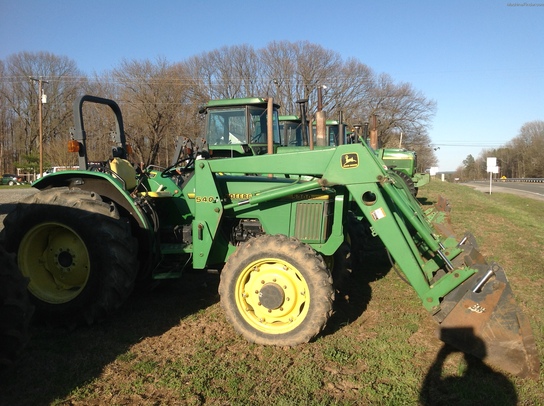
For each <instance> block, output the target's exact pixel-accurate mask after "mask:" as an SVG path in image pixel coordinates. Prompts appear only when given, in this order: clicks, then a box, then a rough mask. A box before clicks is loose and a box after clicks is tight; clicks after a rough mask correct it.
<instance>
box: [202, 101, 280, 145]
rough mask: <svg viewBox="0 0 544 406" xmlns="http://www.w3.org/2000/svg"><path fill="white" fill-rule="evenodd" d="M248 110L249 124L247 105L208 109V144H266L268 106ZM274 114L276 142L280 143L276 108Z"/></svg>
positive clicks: (274, 137)
mask: <svg viewBox="0 0 544 406" xmlns="http://www.w3.org/2000/svg"><path fill="white" fill-rule="evenodd" d="M247 111H248V113H249V126H248V122H247V116H246V108H245V107H235V108H228V109H220V110H210V111H208V126H207V129H206V140H207V141H208V144H209V145H227V144H266V143H267V141H266V140H267V114H266V108H258V107H249V108H248V109H247ZM273 115H274V116H273V118H272V123H273V124H272V125H273V134H274V136H273V139H274V143H275V144H279V143H280V132H279V127H278V113H277V111H276V110H274V112H273ZM248 133H249V139H248Z"/></svg>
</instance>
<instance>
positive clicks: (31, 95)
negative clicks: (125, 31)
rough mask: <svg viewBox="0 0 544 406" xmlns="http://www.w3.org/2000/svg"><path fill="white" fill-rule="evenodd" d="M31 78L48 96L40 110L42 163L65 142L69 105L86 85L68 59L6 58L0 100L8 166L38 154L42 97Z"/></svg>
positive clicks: (27, 54) (25, 55) (49, 56)
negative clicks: (9, 151)
mask: <svg viewBox="0 0 544 406" xmlns="http://www.w3.org/2000/svg"><path fill="white" fill-rule="evenodd" d="M30 78H36V79H38V80H39V79H41V80H43V82H42V83H43V91H44V94H46V96H47V103H46V104H44V105H43V109H42V126H43V147H44V149H43V151H44V160H48V161H50V162H52V160H53V159H54V158H55V157H54V156H52V155H51V153H52V152H53V151H56V149H57V148H58V146H57V141H58V140H60V139H62V140H65V141H67V140H68V127H69V125H70V123H71V118H72V102H73V100H74V98H75V96H76V94H77V92H78V89H80V88H81V87H82V85H83V84H84V83H85V78H84V77H83V76H82V74H81V72H80V71H79V70H78V69H77V66H76V64H75V62H74V61H72V60H70V59H68V58H67V57H60V56H56V55H53V54H50V53H47V52H38V53H30V52H21V53H18V54H14V55H11V56H9V57H8V58H7V60H6V61H5V63H4V67H3V73H2V86H0V98H1V101H2V102H1V104H2V106H3V112H4V114H5V115H6V119H7V120H8V121H7V124H4V125H5V126H7V127H6V129H5V131H7V132H8V133H9V134H11V144H10V148H12V149H13V151H14V154H13V156H11V157H10V161H11V165H13V164H14V163H15V162H16V161H18V160H20V159H22V157H23V156H32V155H33V154H36V153H37V151H38V150H39V117H38V104H39V100H40V97H41V95H39V94H38V86H37V84H36V83H35V81H33V80H31V79H30ZM46 82H47V83H46ZM54 163H56V162H54Z"/></svg>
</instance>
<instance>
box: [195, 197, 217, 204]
mask: <svg viewBox="0 0 544 406" xmlns="http://www.w3.org/2000/svg"><path fill="white" fill-rule="evenodd" d="M195 202H197V203H215V197H213V196H196V197H195Z"/></svg>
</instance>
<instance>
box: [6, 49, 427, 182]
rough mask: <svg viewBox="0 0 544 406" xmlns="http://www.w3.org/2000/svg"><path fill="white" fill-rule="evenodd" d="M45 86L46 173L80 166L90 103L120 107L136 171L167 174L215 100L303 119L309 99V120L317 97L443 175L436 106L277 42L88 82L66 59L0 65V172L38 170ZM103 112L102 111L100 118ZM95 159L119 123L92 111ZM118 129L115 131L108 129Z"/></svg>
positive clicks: (360, 67) (143, 64)
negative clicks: (180, 140)
mask: <svg viewBox="0 0 544 406" xmlns="http://www.w3.org/2000/svg"><path fill="white" fill-rule="evenodd" d="M30 78H35V79H36V78H39V79H41V80H42V84H43V92H44V94H46V95H47V103H46V104H43V105H42V107H43V108H42V120H41V121H42V128H43V154H44V162H45V164H44V167H47V166H53V165H57V166H61V165H66V166H70V165H74V164H77V162H76V157H75V156H74V155H75V154H70V153H68V152H67V148H66V144H67V141H68V140H69V137H70V135H69V128H70V127H71V126H72V125H73V121H72V120H73V115H72V104H73V102H74V100H75V99H76V97H77V96H79V95H82V94H92V95H95V96H101V97H106V98H110V99H113V100H115V101H116V102H117V103H118V104H119V106H120V108H121V111H122V112H123V117H124V122H125V133H126V137H127V140H128V142H129V143H130V144H131V145H132V147H133V149H134V155H133V156H132V157H131V159H132V160H133V161H138V162H144V163H147V164H156V165H165V164H167V163H169V162H170V160H171V154H172V153H173V151H174V147H175V140H176V138H177V136H179V135H182V136H186V137H189V138H192V139H195V138H196V137H198V136H200V135H201V134H202V133H203V119H202V117H201V116H200V115H199V113H198V111H199V108H200V107H201V106H202V105H204V104H205V103H206V102H208V101H209V100H212V99H223V98H235V97H272V98H273V99H274V101H275V102H276V103H278V104H279V105H280V106H281V108H280V114H285V115H291V114H298V113H299V112H298V111H297V108H298V107H297V105H296V103H295V102H296V101H297V100H299V99H308V101H309V113H310V116H312V115H313V114H315V112H316V110H317V88H318V87H321V89H322V107H323V110H324V111H325V112H326V116H327V118H328V119H337V118H338V117H339V114H340V112H342V115H343V117H344V121H345V122H346V123H347V124H348V125H350V126H353V125H355V124H364V123H365V122H368V121H369V120H370V117H372V116H373V115H376V116H377V118H378V133H379V137H380V141H381V144H382V145H383V146H384V147H398V146H399V144H400V138H401V137H402V147H404V148H407V149H411V150H415V151H416V152H417V153H418V159H419V168H418V169H419V170H420V171H424V170H425V169H427V168H429V167H430V166H434V165H436V157H435V155H434V152H433V149H432V147H431V140H430V137H429V128H430V124H431V120H432V118H433V117H434V114H435V112H436V103H435V102H434V101H433V100H429V99H427V98H426V97H425V95H423V94H422V93H421V92H420V91H418V90H416V89H414V87H413V86H412V85H411V84H410V83H399V82H396V81H395V80H394V79H393V78H392V77H391V76H390V75H388V74H386V73H380V74H377V73H375V72H374V71H373V70H372V69H371V68H370V67H369V66H367V65H365V64H364V63H362V62H360V61H359V60H357V59H354V58H351V59H348V60H343V59H342V58H341V57H340V55H339V54H338V53H337V52H335V51H332V50H328V49H325V48H323V47H322V46H320V45H316V44H312V43H310V42H307V41H300V42H288V41H279V42H271V43H269V44H268V45H267V46H265V47H264V48H261V49H255V48H253V47H252V46H249V45H234V46H225V47H222V48H219V49H215V50H212V51H209V52H203V53H201V54H199V55H194V56H192V57H190V58H188V59H186V60H183V61H178V62H170V61H167V60H166V59H164V58H158V59H156V60H123V61H122V62H121V63H120V64H119V66H118V67H116V68H114V69H112V70H110V71H106V72H103V73H101V74H99V75H98V74H95V75H94V76H92V75H91V76H90V75H86V74H84V73H83V72H82V71H81V70H80V69H79V68H78V67H77V64H76V63H75V62H74V61H73V60H71V59H70V58H68V57H66V56H59V55H54V54H51V53H48V52H37V53H30V52H20V53H17V54H13V55H10V56H9V57H7V58H6V59H5V60H0V100H1V102H0V166H1V169H2V171H3V172H12V171H13V170H14V169H15V168H16V167H23V168H33V170H35V169H36V167H37V163H38V159H39V158H38V151H39V116H38V104H39V102H40V98H41V96H42V95H39V94H38V86H37V83H36V80H31V79H30ZM102 108H104V109H105V110H102ZM84 111H85V115H86V121H85V123H86V133H87V137H88V139H89V147H88V149H89V150H88V153H89V157H90V159H93V158H92V157H93V154H94V155H95V156H97V157H99V156H100V157H104V156H108V155H109V150H110V145H111V143H110V135H109V130H111V129H113V117H111V114H109V111H107V107H106V106H92V107H88V108H85V110H84ZM110 120H111V121H110Z"/></svg>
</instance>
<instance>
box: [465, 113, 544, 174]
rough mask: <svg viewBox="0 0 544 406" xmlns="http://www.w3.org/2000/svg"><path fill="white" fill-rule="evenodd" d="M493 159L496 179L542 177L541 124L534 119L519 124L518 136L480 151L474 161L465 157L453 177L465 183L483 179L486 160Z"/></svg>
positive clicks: (543, 139) (543, 137) (543, 130)
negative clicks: (495, 160)
mask: <svg viewBox="0 0 544 406" xmlns="http://www.w3.org/2000/svg"><path fill="white" fill-rule="evenodd" d="M489 157H495V158H497V166H498V167H499V173H497V174H496V175H494V176H496V177H498V178H501V177H503V176H504V177H507V178H544V121H542V120H535V121H530V122H528V123H525V124H523V125H522V127H521V128H520V130H519V134H518V135H517V136H515V137H514V138H513V139H512V140H511V141H509V142H508V143H506V144H505V145H504V146H502V147H500V148H492V149H484V150H482V152H481V153H480V154H479V156H478V157H477V158H474V157H473V156H472V155H468V156H467V157H466V158H465V159H464V160H463V165H462V166H460V167H459V168H458V169H457V171H456V172H457V173H456V176H458V177H461V178H463V179H465V180H473V179H485V178H488V177H489V173H488V172H487V158H489Z"/></svg>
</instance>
